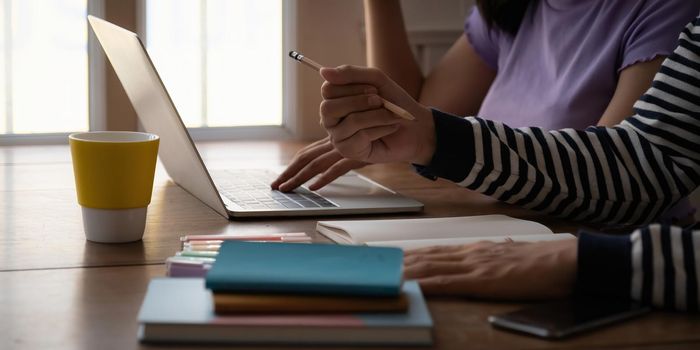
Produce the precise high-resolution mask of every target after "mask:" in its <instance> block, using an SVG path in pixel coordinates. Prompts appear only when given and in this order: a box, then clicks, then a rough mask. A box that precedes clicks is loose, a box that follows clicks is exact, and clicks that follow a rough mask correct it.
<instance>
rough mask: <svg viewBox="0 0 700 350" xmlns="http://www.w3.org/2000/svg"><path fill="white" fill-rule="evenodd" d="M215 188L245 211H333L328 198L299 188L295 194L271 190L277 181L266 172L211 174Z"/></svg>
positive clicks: (218, 172)
mask: <svg viewBox="0 0 700 350" xmlns="http://www.w3.org/2000/svg"><path fill="white" fill-rule="evenodd" d="M212 177H213V178H214V180H215V183H216V187H217V188H218V189H219V193H221V194H222V195H223V196H225V197H226V198H228V199H230V200H231V201H232V202H234V203H236V205H238V206H240V207H241V208H243V209H299V208H334V207H337V205H335V204H334V203H332V202H330V201H329V200H327V199H326V198H323V197H322V196H320V195H318V194H316V193H314V192H311V191H309V190H308V189H306V188H304V187H299V188H297V189H296V190H294V192H287V193H285V192H280V191H274V190H272V189H270V183H271V182H272V181H273V180H274V179H275V178H276V175H275V174H273V173H272V172H269V171H265V170H224V171H216V172H212Z"/></svg>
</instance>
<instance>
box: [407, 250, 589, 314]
mask: <svg viewBox="0 0 700 350" xmlns="http://www.w3.org/2000/svg"><path fill="white" fill-rule="evenodd" d="M577 243H578V241H577V240H573V239H572V240H562V241H547V242H535V243H525V242H504V243H494V242H478V243H474V244H466V245H460V246H436V247H428V248H423V249H417V250H412V251H407V252H406V253H405V258H404V278H405V279H415V280H418V282H419V284H420V286H421V289H422V290H423V292H424V293H425V294H432V295H463V296H469V297H476V298H486V299H502V300H535V299H551V298H560V297H564V296H567V295H569V294H570V293H571V291H572V290H573V286H574V281H575V279H576V269H577V267H576V259H577Z"/></svg>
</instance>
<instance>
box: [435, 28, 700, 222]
mask: <svg viewBox="0 0 700 350" xmlns="http://www.w3.org/2000/svg"><path fill="white" fill-rule="evenodd" d="M693 28H695V29H693ZM698 28H700V18H698V19H697V20H696V21H695V23H694V25H693V24H691V25H689V26H688V27H687V28H686V29H685V31H684V32H683V34H682V35H681V40H680V46H679V48H678V49H676V51H675V52H674V53H673V54H672V55H671V56H669V58H668V59H667V60H666V61H665V62H664V64H663V66H662V68H661V70H660V72H659V74H657V75H656V77H655V78H654V82H653V83H652V88H651V89H649V90H648V91H647V93H646V94H644V96H642V98H641V99H640V100H639V101H638V102H637V103H636V104H635V112H636V114H635V115H634V116H632V117H630V118H628V119H626V120H625V121H623V122H622V123H621V124H620V125H619V126H617V127H614V128H605V127H591V128H588V129H587V130H586V131H577V130H571V129H565V130H559V131H545V130H541V129H539V128H520V129H512V128H509V127H508V126H506V125H503V124H501V123H497V122H492V121H487V120H483V119H479V118H465V119H462V118H458V117H455V116H450V115H447V114H445V113H441V112H439V111H434V114H433V119H434V123H435V140H436V146H435V148H434V149H435V152H434V156H433V158H432V160H431V162H430V165H429V166H428V167H427V168H425V169H422V172H423V173H424V174H426V175H434V176H439V177H444V178H447V179H449V180H452V181H455V182H457V183H459V184H460V185H462V186H465V187H468V188H470V189H473V190H475V191H479V192H482V193H484V194H487V195H490V196H493V197H495V198H498V199H499V200H502V201H506V202H509V203H514V204H518V205H522V206H524V207H527V208H531V209H533V210H538V211H543V212H546V213H548V214H551V215H555V216H560V217H565V218H568V219H574V220H581V221H596V222H604V223H623V224H640V223H648V222H651V221H653V220H654V219H655V218H656V217H657V216H658V215H659V214H660V213H662V212H663V211H665V210H666V209H667V208H669V207H670V206H671V205H673V204H674V203H675V202H676V201H677V200H678V199H680V198H681V197H684V196H686V195H688V194H689V193H690V192H691V191H693V190H694V189H695V188H696V187H698V185H699V184H700V147H698V146H700V117H698V113H699V112H700V110H699V109H698V108H700V107H698V105H697V104H695V103H693V102H691V101H698V100H700V79H699V78H698V77H700V71H699V70H698V67H700V65H698V62H700V56H698V55H697V54H695V53H694V52H700V43H699V42H698V39H693V38H694V37H693V35H691V30H697V29H698ZM695 37H697V35H695Z"/></svg>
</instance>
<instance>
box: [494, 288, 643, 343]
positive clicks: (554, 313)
mask: <svg viewBox="0 0 700 350" xmlns="http://www.w3.org/2000/svg"><path fill="white" fill-rule="evenodd" d="M650 310H651V308H649V307H647V306H642V305H640V304H639V303H636V302H634V301H631V300H627V299H604V298H591V297H575V298H571V299H566V300H560V301H554V302H548V303H545V304H540V305H535V306H529V307H526V308H524V309H520V310H517V311H513V312H509V313H506V314H502V315H495V316H489V322H490V323H491V324H492V325H494V326H496V327H498V328H503V329H507V330H513V331H517V332H521V333H527V334H530V335H535V336H538V337H542V338H550V339H559V338H565V337H568V336H570V335H573V334H576V333H580V332H584V331H588V330H591V329H594V328H598V327H601V326H604V325H607V324H611V323H614V322H618V321H622V320H625V319H629V318H632V317H635V316H640V315H643V314H645V313H647V312H649V311H650Z"/></svg>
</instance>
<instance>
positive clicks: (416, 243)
mask: <svg viewBox="0 0 700 350" xmlns="http://www.w3.org/2000/svg"><path fill="white" fill-rule="evenodd" d="M508 238H510V239H512V240H513V241H516V242H540V241H560V240H564V239H574V238H576V237H575V236H574V235H572V234H570V233H558V234H552V233H545V234H540V235H505V236H489V237H462V238H438V239H414V240H410V241H381V242H369V243H367V245H371V246H376V247H396V248H401V249H403V250H409V249H418V248H425V247H432V246H436V245H460V244H469V243H476V242H479V241H492V242H497V243H498V242H505V241H506V239H508Z"/></svg>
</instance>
